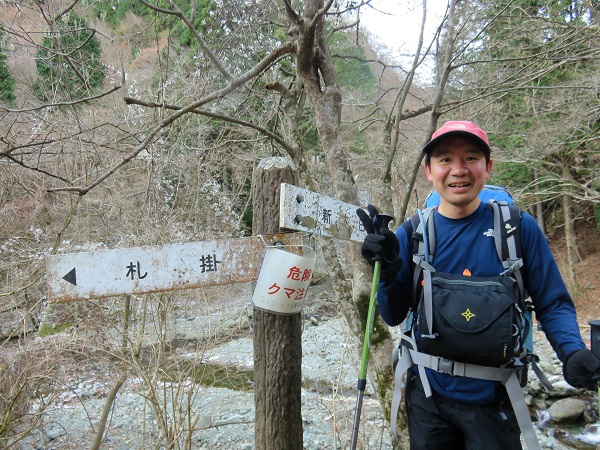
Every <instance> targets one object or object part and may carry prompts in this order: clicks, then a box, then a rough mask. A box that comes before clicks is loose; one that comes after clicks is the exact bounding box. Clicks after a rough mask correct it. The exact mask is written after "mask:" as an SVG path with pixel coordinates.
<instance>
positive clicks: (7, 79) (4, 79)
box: [0, 31, 15, 105]
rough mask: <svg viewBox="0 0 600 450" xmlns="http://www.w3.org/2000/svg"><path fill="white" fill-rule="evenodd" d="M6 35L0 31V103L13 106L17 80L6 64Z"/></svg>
mask: <svg viewBox="0 0 600 450" xmlns="http://www.w3.org/2000/svg"><path fill="white" fill-rule="evenodd" d="M4 39H5V36H4V33H3V32H1V31H0V103H3V104H8V105H11V104H13V103H14V101H15V80H14V79H13V77H12V74H11V73H10V70H9V69H8V64H7V63H6V59H7V57H6V52H5V46H4Z"/></svg>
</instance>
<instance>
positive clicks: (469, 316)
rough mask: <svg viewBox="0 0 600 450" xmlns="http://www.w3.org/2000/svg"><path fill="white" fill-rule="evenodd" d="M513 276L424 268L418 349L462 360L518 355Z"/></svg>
mask: <svg viewBox="0 0 600 450" xmlns="http://www.w3.org/2000/svg"><path fill="white" fill-rule="evenodd" d="M517 299H518V290H517V286H516V282H515V281H514V280H513V279H511V278H509V277H506V276H496V277H471V276H462V275H450V274H444V273H438V272H429V271H424V285H423V290H422V294H421V299H420V302H419V308H418V330H419V349H420V350H421V351H422V352H424V353H428V354H431V355H435V356H441V357H443V358H447V359H451V360H455V361H461V362H465V363H471V364H478V365H485V366H493V367H498V366H503V365H506V364H507V363H509V362H511V361H512V359H513V357H519V356H520V354H521V352H522V350H523V348H522V333H523V326H524V322H523V321H524V318H523V316H522V311H521V309H520V308H519V306H518V300H517Z"/></svg>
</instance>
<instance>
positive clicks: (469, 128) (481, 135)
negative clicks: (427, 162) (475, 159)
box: [423, 120, 491, 157]
mask: <svg viewBox="0 0 600 450" xmlns="http://www.w3.org/2000/svg"><path fill="white" fill-rule="evenodd" d="M448 136H467V137H470V138H472V139H473V140H475V141H476V142H477V143H478V144H480V145H481V147H482V149H483V150H484V151H485V153H486V156H488V157H489V156H490V152H491V150H490V141H489V140H488V137H487V134H486V133H485V131H483V130H482V129H481V128H479V127H478V126H477V125H475V124H474V123H473V122H471V121H468V120H451V121H449V122H446V123H445V124H444V125H442V127H441V128H440V129H439V130H437V131H436V132H435V133H433V136H431V140H430V141H429V142H428V143H427V144H426V145H425V147H423V153H429V152H431V151H432V150H433V148H434V147H435V144H437V143H438V142H439V141H440V140H442V139H443V138H445V137H448Z"/></svg>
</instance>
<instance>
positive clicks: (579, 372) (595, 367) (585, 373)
mask: <svg viewBox="0 0 600 450" xmlns="http://www.w3.org/2000/svg"><path fill="white" fill-rule="evenodd" d="M563 375H564V376H565V380H566V381H567V383H569V384H570V385H571V386H573V387H576V388H585V389H590V390H595V389H596V384H597V383H598V381H600V359H599V358H598V357H597V356H596V355H594V354H593V353H592V352H591V351H590V350H588V349H587V348H586V349H583V350H577V351H576V352H573V353H571V354H570V355H569V356H567V359H565V362H564V364H563Z"/></svg>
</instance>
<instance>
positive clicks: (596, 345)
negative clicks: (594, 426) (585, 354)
mask: <svg viewBox="0 0 600 450" xmlns="http://www.w3.org/2000/svg"><path fill="white" fill-rule="evenodd" d="M588 324H589V325H590V347H591V350H592V353H593V354H594V355H596V357H597V358H600V320H592V321H591V322H588ZM596 378H598V376H596ZM597 383H598V384H597V386H596V389H597V391H598V416H599V417H600V379H598V380H597ZM599 420H600V419H599Z"/></svg>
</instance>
